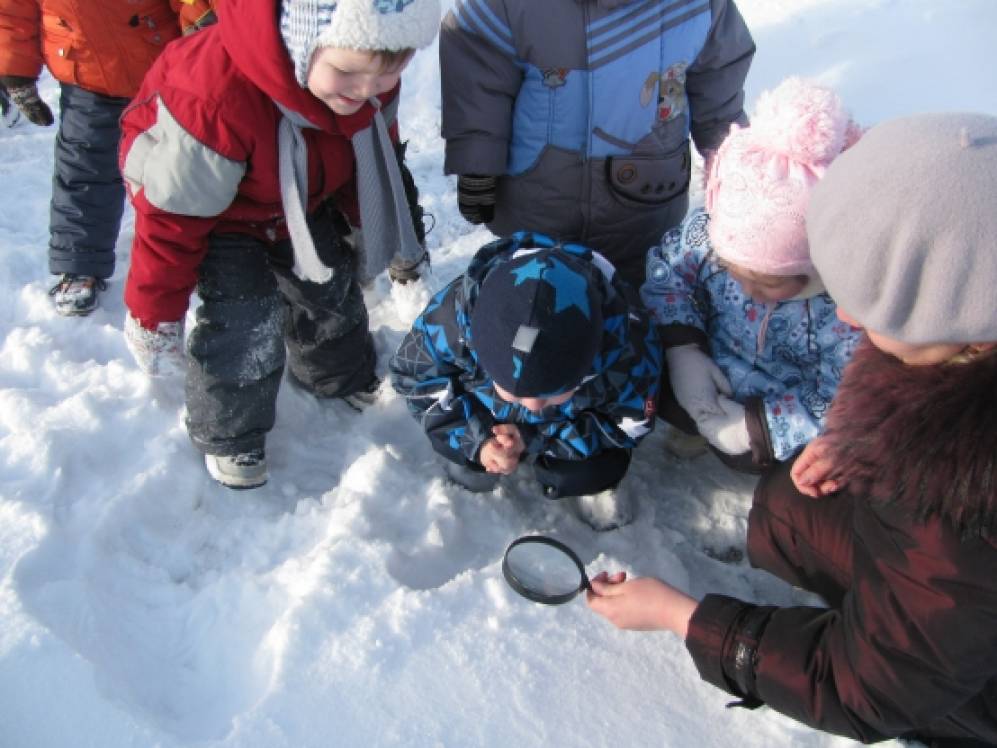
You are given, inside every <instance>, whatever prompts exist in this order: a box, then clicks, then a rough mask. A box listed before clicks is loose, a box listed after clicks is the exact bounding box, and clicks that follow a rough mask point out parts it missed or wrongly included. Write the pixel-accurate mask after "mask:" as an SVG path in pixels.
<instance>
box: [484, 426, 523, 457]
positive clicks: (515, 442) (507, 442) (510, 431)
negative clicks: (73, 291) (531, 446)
mask: <svg viewBox="0 0 997 748" xmlns="http://www.w3.org/2000/svg"><path fill="white" fill-rule="evenodd" d="M492 433H493V434H495V441H497V442H498V443H499V446H500V447H502V448H503V449H504V450H506V452H508V453H509V454H514V455H516V457H517V458H518V457H519V456H520V455H522V454H523V450H524V449H526V444H525V442H523V437H522V436H521V435H520V433H519V427H518V426H516V424H514V423H497V424H495V425H494V426H492Z"/></svg>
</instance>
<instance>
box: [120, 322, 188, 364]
mask: <svg viewBox="0 0 997 748" xmlns="http://www.w3.org/2000/svg"><path fill="white" fill-rule="evenodd" d="M125 343H126V344H127V345H128V350H129V351H131V354H132V357H133V358H134V359H135V363H137V364H138V367H139V368H140V369H141V370H142V371H144V372H145V373H146V374H148V375H149V376H150V377H164V376H171V375H173V374H180V373H182V372H183V371H184V370H185V361H184V353H183V320H182V319H181V320H179V321H177V322H160V323H159V324H158V325H157V326H156V329H155V330H150V329H148V328H146V327H143V326H142V323H141V322H139V321H138V320H137V319H135V318H134V317H133V316H132V315H131V314H129V315H128V316H127V317H125Z"/></svg>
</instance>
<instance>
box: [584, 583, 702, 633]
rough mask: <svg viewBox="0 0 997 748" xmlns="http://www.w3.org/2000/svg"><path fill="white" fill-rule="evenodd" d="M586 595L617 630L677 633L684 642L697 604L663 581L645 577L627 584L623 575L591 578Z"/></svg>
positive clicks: (591, 603) (589, 601)
mask: <svg viewBox="0 0 997 748" xmlns="http://www.w3.org/2000/svg"><path fill="white" fill-rule="evenodd" d="M591 582H592V591H590V592H587V593H586V594H585V600H586V602H587V603H588V606H589V607H590V608H591V609H592V610H594V611H595V612H596V613H598V614H599V615H601V616H602V617H603V618H605V619H606V620H608V621H609V622H610V623H612V624H613V625H614V626H616V627H617V628H621V629H629V630H631V631H656V630H667V631H674V632H675V633H676V634H678V635H679V636H681V637H682V638H683V639H684V638H685V636H686V634H687V633H688V631H689V619H690V618H692V614H693V612H694V611H695V610H696V606H697V605H698V603H697V602H696V601H695V600H694V599H693V598H691V597H689V596H688V595H686V594H685V593H684V592H679V591H678V590H677V589H675V588H674V587H672V586H671V585H670V584H666V583H665V582H662V581H661V580H660V579H653V578H651V577H642V578H640V579H631V580H630V581H627V578H626V574H625V573H624V572H618V573H617V574H614V575H613V576H609V575H608V574H607V573H606V572H604V571H603V572H600V573H599V574H597V575H596V576H595V577H593V578H592V580H591Z"/></svg>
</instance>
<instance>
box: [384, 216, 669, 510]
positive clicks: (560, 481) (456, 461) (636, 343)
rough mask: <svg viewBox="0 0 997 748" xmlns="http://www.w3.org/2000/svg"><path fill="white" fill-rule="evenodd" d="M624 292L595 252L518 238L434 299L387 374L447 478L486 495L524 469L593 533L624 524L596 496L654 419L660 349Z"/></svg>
mask: <svg viewBox="0 0 997 748" xmlns="http://www.w3.org/2000/svg"><path fill="white" fill-rule="evenodd" d="M626 288H627V287H626V286H625V284H623V282H622V281H620V280H618V279H617V278H616V273H615V270H614V268H613V266H612V265H611V264H610V263H609V262H608V261H607V260H606V259H605V258H603V257H602V256H601V255H599V254H598V253H596V252H593V251H592V250H590V249H587V248H585V247H582V246H579V245H573V244H558V243H555V242H554V241H553V240H552V239H550V238H548V237H546V236H543V235H541V234H531V233H525V232H520V233H517V234H514V235H513V236H512V237H511V238H509V239H503V240H498V241H495V242H492V243H490V244H488V245H486V246H485V247H483V248H482V249H481V250H480V251H479V252H478V253H477V254H476V255H475V257H474V259H473V260H472V261H471V264H470V265H469V267H468V269H467V271H466V272H465V273H464V274H463V275H461V276H459V277H458V278H456V279H454V280H453V281H452V282H451V283H450V284H449V285H448V286H447V287H446V288H444V289H443V290H442V291H440V292H439V293H437V294H436V296H435V297H434V298H433V299H432V300H431V301H430V303H429V305H428V306H427V307H426V309H425V310H424V311H423V313H422V314H421V315H420V316H419V318H418V319H416V321H415V323H414V324H413V326H412V329H411V330H410V331H409V333H408V334H407V335H406V337H405V339H404V340H403V341H402V343H401V345H400V346H399V348H398V352H397V353H396V354H395V356H394V358H393V359H392V360H391V363H390V370H391V376H392V384H393V385H394V388H395V389H396V390H397V391H398V392H399V393H400V394H402V395H404V396H405V398H406V401H407V403H408V407H409V410H410V411H411V413H412V415H413V416H414V417H415V418H416V420H418V421H419V423H421V424H422V426H423V428H424V429H425V430H426V434H427V436H429V440H430V443H431V444H432V446H433V449H435V450H436V451H437V452H438V453H439V454H440V455H442V457H443V458H444V459H445V463H444V464H445V467H446V472H447V475H448V476H449V477H450V478H451V479H452V480H453V481H454V482H456V483H458V484H460V485H463V486H464V487H466V488H468V489H470V490H472V491H487V490H491V489H492V488H494V487H495V485H496V484H497V483H498V481H499V477H500V476H501V475H511V474H512V473H514V472H516V470H517V469H518V468H519V467H520V465H522V464H523V463H527V464H530V465H531V466H532V468H533V472H534V475H535V477H536V480H537V482H538V483H539V485H540V490H541V492H542V494H543V495H544V496H546V497H548V498H563V497H570V496H577V497H586V498H589V499H590V501H589V502H588V503H586V500H585V499H582V500H581V501H580V502H578V507H579V509H580V513H581V514H582V515H583V519H586V520H587V521H589V523H590V524H592V525H593V526H597V525H599V528H598V529H608V528H609V527H612V526H617V525H620V524H624V523H625V522H627V521H629V514H630V512H629V508H628V507H627V506H625V502H623V501H622V499H621V497H619V496H618V495H616V494H614V493H608V494H607V493H604V492H608V491H610V489H613V488H615V486H616V485H617V484H618V483H619V482H620V480H621V479H622V478H623V476H624V475H625V473H626V471H627V468H628V467H629V464H630V452H631V450H632V449H633V448H634V447H636V446H637V444H638V442H640V440H641V439H642V438H643V437H644V436H646V435H647V434H648V433H649V432H650V431H651V429H652V427H653V423H654V402H655V398H656V395H657V387H658V375H659V373H660V370H661V356H662V354H661V350H660V346H659V344H658V341H657V337H656V333H655V331H654V328H653V325H651V323H650V321H649V320H648V319H647V317H646V316H645V314H644V313H643V312H642V311H641V308H640V307H639V306H637V305H636V304H635V303H633V302H631V301H630V300H628V298H627V296H626V293H627V291H626ZM598 494H602V496H600V497H599V500H598V501H594V500H591V497H594V496H596V495H598ZM586 515H587V516H586Z"/></svg>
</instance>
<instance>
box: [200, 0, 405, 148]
mask: <svg viewBox="0 0 997 748" xmlns="http://www.w3.org/2000/svg"><path fill="white" fill-rule="evenodd" d="M218 15H219V18H218V24H217V33H218V34H220V36H221V43H222V44H223V45H224V47H225V50H226V51H227V52H228V55H229V57H230V58H231V59H232V62H233V63H234V64H235V66H236V67H237V68H238V69H239V72H240V73H242V74H243V75H244V76H245V77H246V78H248V79H249V80H250V81H252V83H253V85H255V86H256V87H257V88H259V89H260V90H261V91H263V92H264V93H265V94H267V95H268V96H269V97H270V98H271V99H273V101H274V102H276V103H277V104H279V105H280V106H282V107H283V108H284V109H287V110H289V111H292V112H296V113H298V114H300V115H301V116H302V117H304V118H305V119H306V120H308V121H309V122H310V123H311V124H312V125H313V126H314V127H316V128H318V129H320V130H325V131H327V132H341V133H343V134H345V135H346V136H347V137H349V136H350V135H352V134H353V133H354V132H357V131H358V130H362V129H363V128H364V127H366V126H367V125H368V124H369V123H370V120H371V117H372V116H373V111H374V110H373V107H372V106H370V105H369V104H365V105H364V106H363V107H362V108H361V109H360V110H359V111H358V112H356V113H355V114H352V115H349V116H339V115H336V114H334V113H333V111H332V110H331V109H329V108H328V107H327V106H326V105H325V104H323V103H322V102H321V101H319V100H318V99H317V98H315V97H314V96H313V95H312V94H311V92H309V91H308V89H306V88H302V87H301V86H299V85H298V82H297V80H296V79H295V77H294V66H293V64H292V62H291V55H290V53H289V52H288V51H287V47H286V46H285V45H284V40H283V38H282V37H281V35H280V27H279V16H280V0H226V2H225V3H224V4H223V5H222V7H221V8H220V9H219V11H218ZM207 31H208V32H210V31H212V29H211V28H209V29H207ZM201 33H204V32H201ZM396 94H397V89H395V90H393V91H390V92H388V93H387V94H382V95H381V97H380V98H381V100H382V101H384V102H387V101H389V100H390V99H391V98H393V97H394V96H395V95H396Z"/></svg>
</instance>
